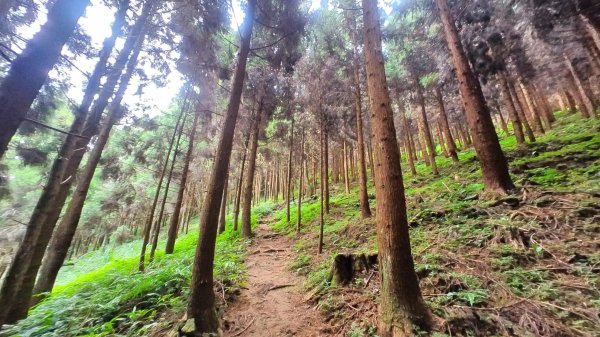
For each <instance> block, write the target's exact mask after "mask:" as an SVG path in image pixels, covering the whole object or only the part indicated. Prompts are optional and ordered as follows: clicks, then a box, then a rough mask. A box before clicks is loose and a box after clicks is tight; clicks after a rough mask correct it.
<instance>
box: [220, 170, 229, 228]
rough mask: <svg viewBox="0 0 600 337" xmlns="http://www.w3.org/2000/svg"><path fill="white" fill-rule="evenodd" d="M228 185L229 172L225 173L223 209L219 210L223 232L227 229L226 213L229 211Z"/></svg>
mask: <svg viewBox="0 0 600 337" xmlns="http://www.w3.org/2000/svg"><path fill="white" fill-rule="evenodd" d="M227 185H229V172H227V173H226V174H225V186H224V187H223V200H221V210H220V211H219V229H218V233H219V234H221V233H223V232H224V231H225V215H226V212H227Z"/></svg>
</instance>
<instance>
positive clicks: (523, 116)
mask: <svg viewBox="0 0 600 337" xmlns="http://www.w3.org/2000/svg"><path fill="white" fill-rule="evenodd" d="M508 89H509V90H510V93H511V95H512V99H513V102H514V104H515V108H516V110H517V114H518V115H519V120H520V121H521V124H522V125H523V129H524V130H525V134H526V135H527V138H528V139H529V141H530V142H532V143H533V142H535V135H534V134H533V130H532V129H531V124H530V123H529V120H528V119H527V113H526V110H525V102H523V101H522V100H521V98H520V97H519V94H518V93H517V90H516V88H515V86H514V85H513V84H512V83H508Z"/></svg>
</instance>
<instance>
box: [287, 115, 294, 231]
mask: <svg viewBox="0 0 600 337" xmlns="http://www.w3.org/2000/svg"><path fill="white" fill-rule="evenodd" d="M293 153H294V116H293V115H292V125H291V130H290V144H289V155H288V167H287V188H286V194H285V207H286V221H287V223H288V224H289V223H290V213H291V210H290V198H291V195H292V155H293Z"/></svg>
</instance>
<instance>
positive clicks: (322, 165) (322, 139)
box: [318, 112, 327, 254]
mask: <svg viewBox="0 0 600 337" xmlns="http://www.w3.org/2000/svg"><path fill="white" fill-rule="evenodd" d="M321 113H322V112H321ZM320 122H321V128H320V129H321V130H320V132H319V154H320V160H319V166H320V167H319V171H320V172H321V179H320V180H319V192H320V193H321V195H320V197H319V202H320V207H319V211H320V213H319V247H318V253H319V254H321V253H323V234H324V229H325V200H324V199H325V182H326V181H327V178H326V173H325V160H327V157H325V126H324V122H323V116H321V121H320Z"/></svg>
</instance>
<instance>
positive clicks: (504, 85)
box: [498, 72, 525, 146]
mask: <svg viewBox="0 0 600 337" xmlns="http://www.w3.org/2000/svg"><path fill="white" fill-rule="evenodd" d="M498 82H499V83H500V92H501V94H502V98H503V100H504V107H505V108H506V110H507V111H508V116H509V118H510V120H511V123H512V127H513V132H514V133H515V138H516V139H517V145H518V146H525V134H524V133H523V126H522V125H521V118H520V117H519V113H518V112H517V109H516V108H515V104H514V102H513V99H512V96H511V94H510V87H509V86H508V81H507V80H506V75H505V74H504V73H503V72H500V73H499V74H498Z"/></svg>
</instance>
